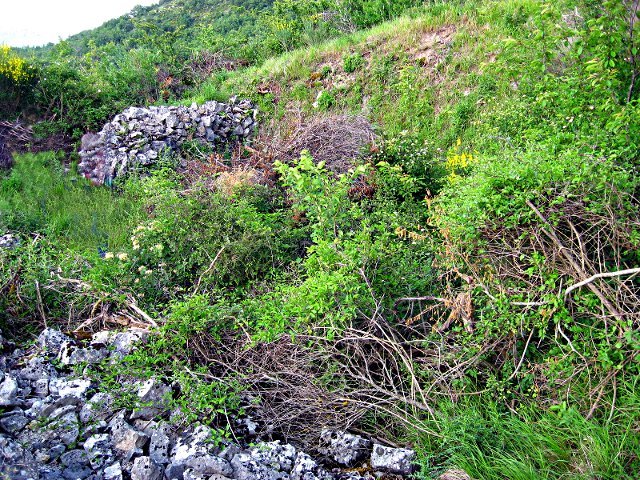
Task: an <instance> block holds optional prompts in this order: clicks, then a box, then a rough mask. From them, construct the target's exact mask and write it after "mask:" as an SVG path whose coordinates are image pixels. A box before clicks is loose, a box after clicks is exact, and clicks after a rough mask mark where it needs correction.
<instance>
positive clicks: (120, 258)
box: [118, 252, 129, 262]
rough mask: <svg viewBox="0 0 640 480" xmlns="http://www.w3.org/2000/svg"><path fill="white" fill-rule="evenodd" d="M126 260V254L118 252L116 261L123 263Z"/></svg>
mask: <svg viewBox="0 0 640 480" xmlns="http://www.w3.org/2000/svg"><path fill="white" fill-rule="evenodd" d="M127 258H129V255H127V254H126V253H124V252H120V253H119V254H118V260H122V261H123V262H124V261H125V260H126V259H127Z"/></svg>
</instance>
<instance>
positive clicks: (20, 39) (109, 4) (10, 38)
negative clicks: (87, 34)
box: [0, 0, 158, 47]
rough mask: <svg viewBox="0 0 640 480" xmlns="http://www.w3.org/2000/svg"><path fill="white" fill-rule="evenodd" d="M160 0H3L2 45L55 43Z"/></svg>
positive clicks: (0, 11) (0, 10)
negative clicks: (136, 7)
mask: <svg viewBox="0 0 640 480" xmlns="http://www.w3.org/2000/svg"><path fill="white" fill-rule="evenodd" d="M154 3H158V0H0V45H9V46H11V47H24V46H39V45H45V44H47V43H49V42H53V43H56V42H57V41H58V40H60V39H65V38H67V37H69V36H70V35H73V34H75V33H80V32H82V31H83V30H88V29H90V28H95V27H98V26H100V25H102V24H103V23H104V22H106V21H107V20H110V19H112V18H116V17H119V16H121V15H124V14H126V13H129V12H130V11H131V9H133V7H135V6H136V5H145V6H146V5H152V4H154Z"/></svg>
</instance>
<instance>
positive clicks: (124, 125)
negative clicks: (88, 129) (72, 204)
mask: <svg viewBox="0 0 640 480" xmlns="http://www.w3.org/2000/svg"><path fill="white" fill-rule="evenodd" d="M256 116H257V110H256V108H255V106H254V105H253V104H252V103H251V102H250V101H249V100H241V101H237V100H236V98H235V97H232V98H231V100H230V101H229V103H221V102H215V101H210V102H206V103H204V104H203V105H196V104H195V103H194V104H192V105H191V106H190V107H186V106H160V107H156V106H152V107H148V108H141V107H129V108H127V109H126V110H124V111H123V112H122V113H121V114H118V115H116V116H115V117H114V118H113V120H112V121H111V122H109V123H107V124H106V125H105V126H104V127H103V128H102V130H101V131H100V132H98V133H97V134H95V133H87V134H86V135H84V136H83V137H82V145H81V148H80V152H79V154H80V164H79V166H78V171H79V172H80V173H81V174H82V175H84V176H85V177H86V178H88V179H89V180H91V181H92V182H93V183H94V184H97V185H103V184H107V185H108V184H111V182H112V181H113V179H114V178H116V177H120V176H123V175H125V174H126V173H127V172H128V171H131V170H132V169H135V168H140V167H148V166H150V165H152V164H153V163H155V162H156V160H157V159H158V157H159V156H160V154H161V153H162V152H164V151H175V150H176V149H178V148H179V147H180V145H182V143H184V142H185V141H187V140H199V141H200V142H203V143H207V144H209V145H212V146H214V147H215V148H220V147H224V146H227V145H232V144H234V143H237V142H244V141H246V140H247V139H249V138H250V137H251V135H252V134H253V132H254V130H255V128H256V126H257V123H256Z"/></svg>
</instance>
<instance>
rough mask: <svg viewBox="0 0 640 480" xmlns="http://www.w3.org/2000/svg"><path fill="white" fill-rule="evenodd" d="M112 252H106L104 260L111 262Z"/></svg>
mask: <svg viewBox="0 0 640 480" xmlns="http://www.w3.org/2000/svg"><path fill="white" fill-rule="evenodd" d="M113 256H114V255H113V252H107V253H105V254H104V259H105V260H111V259H112V258H113Z"/></svg>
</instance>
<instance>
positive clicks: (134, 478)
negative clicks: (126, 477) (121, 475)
mask: <svg viewBox="0 0 640 480" xmlns="http://www.w3.org/2000/svg"><path fill="white" fill-rule="evenodd" d="M163 475H164V473H163V471H162V467H160V465H158V464H157V463H156V462H154V461H153V460H152V459H151V458H149V457H138V458H136V459H135V461H134V462H133V468H132V469H131V480H162V477H163Z"/></svg>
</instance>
